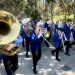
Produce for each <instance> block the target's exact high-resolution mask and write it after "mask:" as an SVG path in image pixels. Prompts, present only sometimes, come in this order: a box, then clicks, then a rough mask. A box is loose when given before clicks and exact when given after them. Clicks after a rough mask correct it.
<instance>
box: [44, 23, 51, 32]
mask: <svg viewBox="0 0 75 75" xmlns="http://www.w3.org/2000/svg"><path fill="white" fill-rule="evenodd" d="M44 27H45V28H47V31H50V26H49V25H48V24H47V23H45V25H44Z"/></svg>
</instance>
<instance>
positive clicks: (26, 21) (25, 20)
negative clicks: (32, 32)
mask: <svg viewBox="0 0 75 75" xmlns="http://www.w3.org/2000/svg"><path fill="white" fill-rule="evenodd" d="M29 21H31V20H30V18H25V19H23V20H22V23H23V24H25V23H28V22H29Z"/></svg>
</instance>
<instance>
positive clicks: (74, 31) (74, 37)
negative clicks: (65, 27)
mask: <svg viewBox="0 0 75 75" xmlns="http://www.w3.org/2000/svg"><path fill="white" fill-rule="evenodd" d="M72 34H73V39H74V40H75V28H73V29H72Z"/></svg>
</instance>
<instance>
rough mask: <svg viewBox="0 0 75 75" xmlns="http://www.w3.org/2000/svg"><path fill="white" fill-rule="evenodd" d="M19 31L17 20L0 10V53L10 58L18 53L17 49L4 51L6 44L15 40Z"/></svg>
mask: <svg viewBox="0 0 75 75" xmlns="http://www.w3.org/2000/svg"><path fill="white" fill-rule="evenodd" d="M19 31H20V25H19V22H18V20H17V18H16V17H15V16H14V15H13V14H11V13H9V12H7V11H2V10H0V53H3V54H5V55H8V56H12V55H14V54H16V53H17V52H18V51H19V49H13V50H10V51H6V50H4V48H5V47H6V46H7V45H8V44H10V43H11V42H13V41H15V40H16V39H17V37H18V35H19Z"/></svg>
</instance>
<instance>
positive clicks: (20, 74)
mask: <svg viewBox="0 0 75 75" xmlns="http://www.w3.org/2000/svg"><path fill="white" fill-rule="evenodd" d="M50 51H51V50H50V49H49V48H47V47H46V46H43V47H42V57H41V59H40V61H39V63H38V66H37V70H38V74H37V75H75V48H74V47H73V48H72V49H70V54H71V56H66V55H65V54H64V53H63V52H60V58H61V62H57V61H56V60H55V57H54V56H52V55H51V52H50ZM29 55H30V58H26V57H25V49H24V48H23V49H22V51H21V53H19V69H18V70H17V71H16V73H15V75H34V74H33V72H32V56H31V53H30V52H29ZM64 65H66V66H67V68H66V67H63V66H64ZM0 75H6V73H5V69H4V66H3V64H0Z"/></svg>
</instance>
